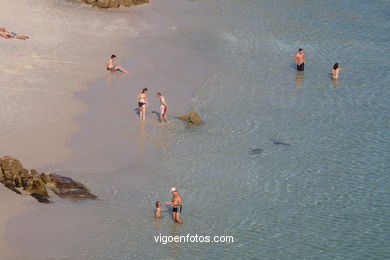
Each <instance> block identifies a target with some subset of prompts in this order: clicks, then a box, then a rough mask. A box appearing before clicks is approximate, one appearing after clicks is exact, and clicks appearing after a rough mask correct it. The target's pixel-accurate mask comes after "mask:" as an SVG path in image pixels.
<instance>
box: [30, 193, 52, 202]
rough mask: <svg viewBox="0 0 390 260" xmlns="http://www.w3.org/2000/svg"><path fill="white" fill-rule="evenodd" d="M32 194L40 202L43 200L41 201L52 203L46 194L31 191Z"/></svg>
mask: <svg viewBox="0 0 390 260" xmlns="http://www.w3.org/2000/svg"><path fill="white" fill-rule="evenodd" d="M30 195H31V196H32V197H34V198H36V199H37V201H39V202H41V203H50V200H49V199H48V198H47V197H46V196H44V195H42V194H39V193H31V194H30Z"/></svg>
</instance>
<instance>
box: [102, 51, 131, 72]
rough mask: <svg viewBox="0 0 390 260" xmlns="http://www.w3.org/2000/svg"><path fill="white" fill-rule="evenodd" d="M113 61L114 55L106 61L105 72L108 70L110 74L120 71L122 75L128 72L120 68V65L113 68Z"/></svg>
mask: <svg viewBox="0 0 390 260" xmlns="http://www.w3.org/2000/svg"><path fill="white" fill-rule="evenodd" d="M115 60H116V55H115V54H112V55H111V59H110V60H109V61H108V63H107V65H106V70H109V71H111V72H116V71H120V72H123V73H128V71H127V70H125V69H124V68H123V67H122V66H120V65H118V66H115V64H114V61H115Z"/></svg>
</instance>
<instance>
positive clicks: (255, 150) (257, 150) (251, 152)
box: [248, 148, 263, 155]
mask: <svg viewBox="0 0 390 260" xmlns="http://www.w3.org/2000/svg"><path fill="white" fill-rule="evenodd" d="M262 152H263V149H260V148H256V149H252V150H250V151H249V152H248V153H249V154H250V155H256V154H261V153H262Z"/></svg>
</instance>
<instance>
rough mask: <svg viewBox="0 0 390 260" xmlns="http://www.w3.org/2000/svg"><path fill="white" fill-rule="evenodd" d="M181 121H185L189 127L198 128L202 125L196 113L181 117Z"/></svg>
mask: <svg viewBox="0 0 390 260" xmlns="http://www.w3.org/2000/svg"><path fill="white" fill-rule="evenodd" d="M180 118H181V119H182V120H183V121H186V122H187V124H188V126H189V127H192V126H200V125H202V124H203V121H202V119H201V118H200V116H199V115H198V114H197V113H196V112H190V113H189V114H188V115H181V117H180Z"/></svg>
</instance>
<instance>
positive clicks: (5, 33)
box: [0, 27, 30, 40]
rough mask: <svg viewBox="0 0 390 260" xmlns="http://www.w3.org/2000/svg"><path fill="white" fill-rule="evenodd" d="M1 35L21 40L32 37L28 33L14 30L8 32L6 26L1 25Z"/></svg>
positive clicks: (9, 38)
mask: <svg viewBox="0 0 390 260" xmlns="http://www.w3.org/2000/svg"><path fill="white" fill-rule="evenodd" d="M0 36H2V37H4V38H5V39H7V40H11V39H19V40H28V39H30V37H28V36H27V35H19V34H16V33H14V32H8V31H7V29H6V28H5V27H0Z"/></svg>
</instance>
